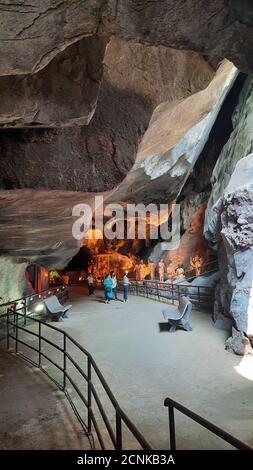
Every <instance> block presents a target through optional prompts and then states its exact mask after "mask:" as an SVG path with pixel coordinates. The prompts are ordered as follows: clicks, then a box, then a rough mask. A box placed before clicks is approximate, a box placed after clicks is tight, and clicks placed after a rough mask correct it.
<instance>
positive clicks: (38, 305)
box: [34, 303, 44, 312]
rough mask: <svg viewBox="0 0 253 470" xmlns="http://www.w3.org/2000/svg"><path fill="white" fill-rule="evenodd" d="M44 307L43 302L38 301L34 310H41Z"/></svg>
mask: <svg viewBox="0 0 253 470" xmlns="http://www.w3.org/2000/svg"><path fill="white" fill-rule="evenodd" d="M43 309H44V304H42V303H39V304H37V305H36V306H35V309H34V310H35V312H42V310H43Z"/></svg>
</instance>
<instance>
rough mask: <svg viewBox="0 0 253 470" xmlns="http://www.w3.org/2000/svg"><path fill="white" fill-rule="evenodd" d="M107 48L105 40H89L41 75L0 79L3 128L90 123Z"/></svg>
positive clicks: (46, 68) (70, 51)
mask: <svg viewBox="0 0 253 470" xmlns="http://www.w3.org/2000/svg"><path fill="white" fill-rule="evenodd" d="M0 8H1V7H0ZM105 46H106V41H105V39H104V38H98V37H95V36H94V37H91V38H85V39H83V40H81V41H79V42H78V43H76V44H74V45H72V46H70V47H68V48H67V49H66V50H65V51H64V52H62V53H60V54H58V55H57V56H56V57H55V58H54V59H53V60H52V61H51V62H50V64H49V65H48V66H47V67H45V68H44V69H43V70H41V71H40V72H38V73H37V74H30V75H16V76H7V77H0V101H1V109H0V125H1V124H2V125H3V126H4V127H12V126H16V127H26V126H43V127H56V126H66V125H75V124H78V125H81V124H88V123H89V121H90V119H91V117H92V116H93V114H94V111H95V107H96V103H97V97H98V91H99V86H100V82H101V78H102V73H103V66H102V62H103V57H104V51H105Z"/></svg>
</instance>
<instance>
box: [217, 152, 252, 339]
mask: <svg viewBox="0 0 253 470" xmlns="http://www.w3.org/2000/svg"><path fill="white" fill-rule="evenodd" d="M252 175H253V154H251V155H249V156H247V157H244V158H242V159H241V160H239V161H238V163H237V165H236V167H235V170H234V172H233V174H232V176H231V179H230V182H229V184H228V185H227V187H226V188H225V190H224V195H223V197H222V198H220V212H219V214H218V217H217V224H216V231H217V233H216V240H218V239H219V232H220V236H221V237H222V238H221V239H220V240H219V256H218V258H219V261H220V270H221V273H223V274H222V275H221V283H220V286H219V292H218V294H217V296H216V299H217V304H216V314H215V316H216V317H218V316H225V317H230V318H232V319H233V321H234V324H235V327H236V328H237V330H238V331H242V332H244V333H246V334H247V335H252V334H253V300H252V298H253V290H252V286H253V269H252V266H253V209H252V207H253V184H252ZM224 267H225V272H224ZM224 274H225V275H224Z"/></svg>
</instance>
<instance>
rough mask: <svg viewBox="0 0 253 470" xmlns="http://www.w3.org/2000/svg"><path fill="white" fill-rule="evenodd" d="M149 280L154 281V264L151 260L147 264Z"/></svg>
mask: <svg viewBox="0 0 253 470" xmlns="http://www.w3.org/2000/svg"><path fill="white" fill-rule="evenodd" d="M148 266H149V274H150V279H151V281H153V280H154V279H155V263H154V261H153V260H152V259H150V260H149V262H148Z"/></svg>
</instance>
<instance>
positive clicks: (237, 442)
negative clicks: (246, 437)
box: [164, 397, 252, 450]
mask: <svg viewBox="0 0 253 470" xmlns="http://www.w3.org/2000/svg"><path fill="white" fill-rule="evenodd" d="M164 406H166V407H167V408H168V407H171V406H172V407H173V408H175V409H177V410H178V411H180V412H181V413H183V414H184V415H186V416H188V417H189V418H191V419H192V420H193V421H196V422H197V423H199V424H200V425H201V426H203V427H205V428H206V429H208V430H209V431H211V432H212V433H213V434H216V436H218V437H220V438H221V439H223V440H225V441H226V442H228V443H229V444H231V445H232V446H234V447H236V448H237V449H240V450H252V447H250V446H248V445H247V444H245V443H244V442H242V441H240V440H239V439H237V438H236V437H234V436H232V435H231V434H229V433H228V432H226V431H224V430H223V429H221V428H219V427H218V426H216V424H213V423H211V422H210V421H208V420H206V419H205V418H202V416H199V415H198V414H196V413H195V412H194V411H191V410H190V409H189V408H186V407H185V406H184V405H181V404H180V403H178V402H176V401H175V400H173V399H172V398H168V397H167V398H165V400H164Z"/></svg>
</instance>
